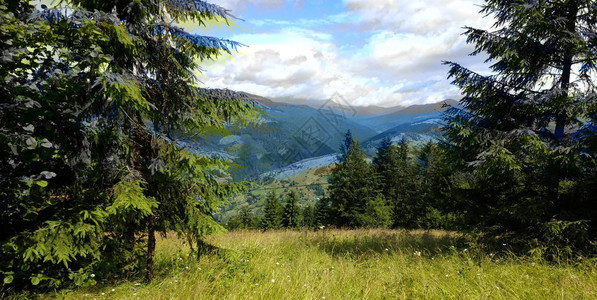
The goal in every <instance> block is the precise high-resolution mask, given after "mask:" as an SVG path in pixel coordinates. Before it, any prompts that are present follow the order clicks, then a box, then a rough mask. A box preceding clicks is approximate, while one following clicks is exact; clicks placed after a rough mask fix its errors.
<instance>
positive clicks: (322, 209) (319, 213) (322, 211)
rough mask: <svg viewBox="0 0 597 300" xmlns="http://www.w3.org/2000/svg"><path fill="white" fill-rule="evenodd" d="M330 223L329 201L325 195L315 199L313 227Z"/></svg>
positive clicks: (322, 226)
mask: <svg viewBox="0 0 597 300" xmlns="http://www.w3.org/2000/svg"><path fill="white" fill-rule="evenodd" d="M330 224H332V216H331V203H330V199H329V198H327V197H324V198H321V199H318V200H317V203H315V227H316V228H325V227H327V226H329V225H330Z"/></svg>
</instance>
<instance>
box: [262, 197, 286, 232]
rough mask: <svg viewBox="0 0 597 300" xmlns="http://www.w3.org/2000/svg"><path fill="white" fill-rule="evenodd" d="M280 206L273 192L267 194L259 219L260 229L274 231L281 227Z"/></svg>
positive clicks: (281, 210)
mask: <svg viewBox="0 0 597 300" xmlns="http://www.w3.org/2000/svg"><path fill="white" fill-rule="evenodd" d="M282 212H283V208H282V204H280V200H279V199H278V195H276V192H275V191H272V192H270V193H268V194H267V196H266V197H265V206H264V207H263V218H262V219H261V229H263V230H275V229H279V228H280V227H281V226H282Z"/></svg>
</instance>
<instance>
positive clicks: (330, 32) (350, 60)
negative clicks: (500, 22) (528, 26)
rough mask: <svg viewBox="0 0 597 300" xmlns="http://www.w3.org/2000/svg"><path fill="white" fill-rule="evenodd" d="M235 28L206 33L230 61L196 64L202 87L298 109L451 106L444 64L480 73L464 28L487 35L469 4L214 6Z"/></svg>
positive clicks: (283, 1)
mask: <svg viewBox="0 0 597 300" xmlns="http://www.w3.org/2000/svg"><path fill="white" fill-rule="evenodd" d="M211 3H214V4H218V5H220V6H222V7H225V8H228V9H230V10H231V11H232V14H234V15H235V16H237V17H238V18H240V19H242V20H236V21H234V22H233V24H232V26H231V27H228V26H223V27H220V28H215V29H214V28H212V29H210V30H209V31H206V32H208V34H209V35H213V36H217V37H221V38H227V39H231V40H235V41H238V42H240V43H242V44H244V45H246V46H245V47H241V48H240V49H239V51H238V53H233V55H230V56H228V55H227V56H224V57H221V59H218V60H217V61H215V62H213V63H206V64H205V65H204V66H203V70H202V73H203V75H202V77H201V81H202V82H203V84H204V86H206V87H211V88H229V89H233V90H239V91H245V92H249V93H253V94H257V95H260V96H264V97H268V98H271V99H273V100H276V99H277V100H283V101H287V102H296V103H300V102H302V101H304V100H311V101H313V100H321V101H323V100H326V99H329V98H331V97H333V96H334V95H340V96H342V97H343V98H344V99H345V101H346V102H348V103H349V104H351V105H362V106H366V105H378V106H386V107H389V106H396V105H402V106H407V105H413V104H425V103H432V102H438V101H441V100H445V99H459V97H460V94H459V91H458V89H457V88H456V87H455V86H453V85H451V84H450V81H449V80H448V79H447V71H448V67H447V66H444V65H442V64H441V61H443V60H449V61H455V62H458V63H460V64H462V65H464V66H466V67H468V68H471V69H472V70H474V71H478V72H481V73H483V72H486V71H487V70H488V65H487V64H484V60H485V57H484V56H475V57H471V56H469V53H470V52H472V50H473V48H472V45H467V44H466V37H465V36H463V35H462V33H463V32H464V29H463V27H464V26H472V27H476V28H484V29H488V28H489V27H490V26H491V24H492V22H491V19H490V18H483V15H482V14H480V13H479V10H480V6H479V5H480V4H481V1H478V0H417V1H413V0H220V1H215V0H213V1H211Z"/></svg>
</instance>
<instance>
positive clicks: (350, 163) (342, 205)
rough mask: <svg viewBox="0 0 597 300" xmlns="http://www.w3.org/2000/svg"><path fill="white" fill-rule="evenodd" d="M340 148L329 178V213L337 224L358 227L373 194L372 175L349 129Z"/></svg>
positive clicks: (364, 156) (362, 152) (361, 222)
mask: <svg viewBox="0 0 597 300" xmlns="http://www.w3.org/2000/svg"><path fill="white" fill-rule="evenodd" d="M341 151H342V156H341V157H340V161H339V162H338V163H337V164H336V166H335V167H334V169H333V171H332V174H331V176H330V178H329V182H330V187H329V190H330V201H331V214H332V218H333V219H334V224H336V225H337V226H347V227H360V226H362V225H363V220H364V216H363V215H364V214H365V212H366V207H367V203H368V202H369V201H371V200H373V199H374V198H375V195H376V188H375V186H376V184H375V178H374V174H373V172H372V169H371V166H370V165H369V163H368V162H367V156H366V154H365V152H364V151H363V150H362V149H361V148H360V147H359V143H358V141H357V140H356V139H355V138H352V135H351V134H350V131H349V132H348V133H347V134H346V139H345V142H344V144H343V145H342V147H341Z"/></svg>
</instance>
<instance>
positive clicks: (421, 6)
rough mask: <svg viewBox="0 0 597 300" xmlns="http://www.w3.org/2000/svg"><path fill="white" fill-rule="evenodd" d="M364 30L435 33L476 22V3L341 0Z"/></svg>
mask: <svg viewBox="0 0 597 300" xmlns="http://www.w3.org/2000/svg"><path fill="white" fill-rule="evenodd" d="M343 2H344V4H345V6H346V9H347V10H348V11H350V12H354V13H355V14H356V16H357V18H356V23H357V24H358V25H359V26H360V27H361V28H362V29H365V30H374V29H384V30H393V31H399V32H410V33H414V34H422V35H426V34H434V33H438V32H442V31H444V30H445V29H446V28H460V27H462V26H463V25H477V24H479V10H480V7H479V6H478V5H477V4H479V3H481V1H477V0H475V1H471V0H425V1H409V0H343Z"/></svg>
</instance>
